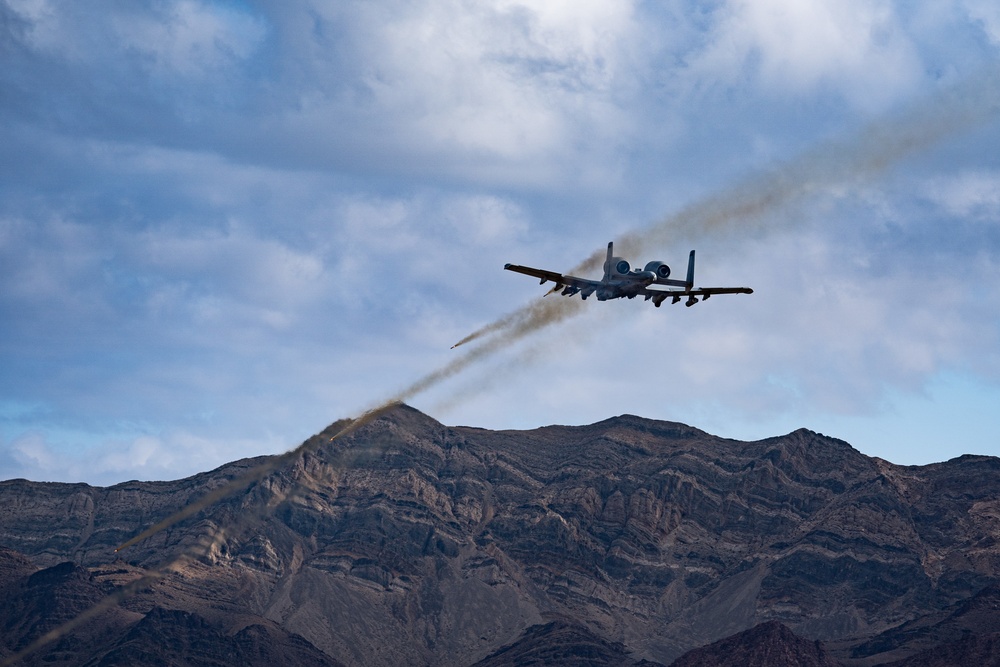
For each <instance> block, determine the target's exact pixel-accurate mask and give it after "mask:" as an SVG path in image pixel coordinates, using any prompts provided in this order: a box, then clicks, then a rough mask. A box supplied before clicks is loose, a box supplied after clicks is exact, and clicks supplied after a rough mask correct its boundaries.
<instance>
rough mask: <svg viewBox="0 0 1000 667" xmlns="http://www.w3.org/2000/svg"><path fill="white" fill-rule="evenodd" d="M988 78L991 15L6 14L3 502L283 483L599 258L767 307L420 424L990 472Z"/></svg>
mask: <svg viewBox="0 0 1000 667" xmlns="http://www.w3.org/2000/svg"><path fill="white" fill-rule="evenodd" d="M920 5H926V6H920ZM998 56H1000V6H998V5H997V4H996V3H995V2H992V1H986V0H964V1H954V2H939V3H916V4H915V3H908V2H880V1H877V0H876V1H874V2H872V1H869V0H866V1H864V2H862V1H860V0H859V1H855V0H846V1H845V0H837V1H833V0H830V1H820V0H794V1H793V0H756V1H753V2H751V1H749V0H739V1H737V0H731V1H717V2H705V3H693V2H669V1H668V2H657V3H644V2H627V1H622V2H608V1H606V0H602V1H599V2H598V1H594V2H590V1H587V0H583V1H580V2H573V3H568V2H558V1H552V0H545V1H542V0H539V1H533V0H532V1H523V2H519V1H515V0H492V1H486V2H465V1H461V0H443V1H442V0H435V1H434V2H421V1H417V2H411V1H407V2H399V1H393V0H376V1H374V2H365V3H332V2H317V1H308V0H289V1H285V2H280V3H278V2H249V1H248V2H237V1H227V2H221V1H220V2H198V1H195V0H185V1H170V0H157V1H155V2H154V1H150V2H134V3H125V4H122V3H118V2H104V1H102V0H88V1H87V2H80V3H61V2H54V1H49V0H0V59H2V62H3V67H0V478H10V477H28V478H31V479H38V480H58V481H81V480H82V481H88V482H91V483H95V484H109V483H114V482H118V481H124V480H127V479H134V478H138V479H168V478H176V477H181V476H184V475H188V474H191V473H194V472H197V471H200V470H206V469H209V468H212V467H215V466H217V465H220V464H221V463H223V462H225V461H228V460H232V459H235V458H240V457H245V456H253V455H258V454H264V453H273V452H279V451H284V450H286V449H289V448H291V447H294V446H295V445H297V444H298V443H300V442H301V441H302V440H304V439H305V438H306V437H308V436H309V435H311V434H312V433H315V432H317V431H319V430H321V429H322V428H323V427H325V426H326V425H327V424H328V423H330V422H332V421H334V420H336V419H339V418H343V417H349V416H353V415H357V414H358V413H359V412H360V411H362V410H364V409H366V408H369V407H371V406H373V405H375V404H378V403H379V402H381V401H384V400H386V399H388V398H391V397H393V396H395V395H397V394H398V393H399V392H400V391H402V390H403V389H404V388H405V387H408V386H410V385H411V383H413V382H416V381H418V380H419V379H420V378H423V377H426V376H427V375H428V374H433V373H435V372H436V371H437V370H438V369H441V368H443V367H446V366H447V364H449V363H450V362H453V361H454V360H455V359H456V358H459V357H458V356H457V355H461V354H466V353H467V352H463V348H459V349H458V350H450V349H449V348H450V347H451V345H452V344H453V343H455V342H456V341H457V340H459V339H461V338H462V337H463V336H465V335H466V334H468V333H470V332H471V331H474V330H476V329H478V328H480V327H482V326H484V325H486V324H488V323H490V322H493V321H495V320H497V319H498V318H500V317H502V316H504V315H506V314H508V313H511V312H516V311H518V310H519V309H522V308H525V307H530V306H531V305H532V304H534V303H536V302H537V301H538V300H539V299H540V298H541V294H542V293H544V291H545V289H544V288H542V287H540V286H539V285H538V283H537V281H533V280H531V279H529V278H527V277H525V276H519V275H516V274H513V273H510V272H505V271H503V270H502V267H503V265H504V263H506V262H514V263H519V264H527V265H530V266H538V267H542V268H548V269H552V270H557V271H567V270H569V269H570V268H571V267H574V266H576V265H578V264H579V263H580V262H581V261H582V260H584V259H585V258H587V257H589V256H591V255H592V254H593V253H594V252H595V251H601V250H602V249H603V248H604V247H605V246H606V244H607V242H608V241H611V240H618V241H619V242H620V247H621V248H622V250H623V252H626V251H627V252H628V255H629V258H630V259H632V260H633V263H641V264H644V263H645V262H646V261H648V260H650V259H663V260H665V261H667V262H668V263H669V264H671V265H672V266H673V267H674V271H675V272H678V271H680V270H682V269H683V266H684V263H685V261H686V257H687V252H688V250H690V249H691V248H697V251H698V274H697V278H698V281H697V282H698V283H699V284H701V285H737V286H742V285H747V286H751V287H753V288H754V290H755V293H754V294H753V295H752V296H742V295H741V296H729V297H717V298H714V299H712V300H710V301H709V302H707V303H703V304H699V305H697V306H695V307H692V308H684V307H682V306H673V307H671V306H670V305H669V304H665V305H664V307H662V308H659V309H656V308H653V307H652V305H651V304H649V303H642V302H639V301H623V302H620V303H619V302H607V303H597V302H595V301H593V300H590V301H588V302H586V303H585V304H582V306H584V307H580V308H575V309H573V310H572V313H571V314H570V315H568V316H567V317H565V318H564V319H562V320H561V321H559V322H557V323H553V324H552V325H551V326H546V327H542V328H540V329H539V330H537V331H535V332H534V333H533V334H532V335H530V336H526V337H523V338H519V339H518V340H513V339H510V340H507V339H504V338H503V337H502V336H503V334H501V338H500V339H496V340H498V341H499V343H500V344H498V345H495V349H494V348H490V350H489V353H486V352H485V351H483V352H481V353H480V354H479V355H478V356H476V357H475V358H474V360H472V361H470V362H469V363H468V364H466V365H465V366H464V368H463V370H462V371H461V372H459V373H455V374H454V375H452V376H449V377H448V378H446V379H444V380H442V381H440V382H435V383H434V384H433V386H431V387H429V388H428V389H427V390H425V391H420V392H418V393H416V394H414V395H411V396H408V401H409V402H410V403H411V404H413V405H414V406H415V407H417V408H419V409H421V410H424V411H425V412H428V413H429V414H430V415H431V416H433V417H435V418H437V419H439V420H441V421H443V422H445V423H448V424H464V425H473V426H482V427H487V428H532V427H535V426H540V425H545V424H552V423H562V424H586V423H591V422H594V421H598V420H600V419H604V418H607V417H610V416H614V415H617V414H622V413H632V414H639V415H642V416H645V417H650V418H655V419H665V420H674V421H680V422H685V423H688V424H691V425H693V426H696V427H698V428H701V429H704V430H706V431H708V432H710V433H715V434H718V435H723V436H726V437H731V438H737V439H756V438H762V437H767V436H770V435H779V434H782V433H786V432H789V431H791V430H794V429H796V428H799V427H807V428H811V429H813V430H816V431H821V432H823V433H826V434H827V435H832V436H836V437H840V438H842V439H845V440H847V441H848V442H850V443H851V444H853V445H854V446H855V447H857V448H858V449H860V450H861V451H863V452H864V453H866V454H869V455H873V456H880V457H883V458H886V459H888V460H890V461H893V462H896V463H904V464H920V463H928V462H932V461H940V460H945V459H948V458H951V457H954V456H958V455H960V454H963V453H978V454H992V455H1000V410H998V409H997V408H998V407H1000V151H998V147H1000V57H998ZM598 273H599V269H598ZM554 298H555V297H554V296H550V297H548V299H554Z"/></svg>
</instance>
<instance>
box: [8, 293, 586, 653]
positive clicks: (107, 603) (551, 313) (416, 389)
mask: <svg viewBox="0 0 1000 667" xmlns="http://www.w3.org/2000/svg"><path fill="white" fill-rule="evenodd" d="M579 308H580V303H579V302H576V301H570V300H558V301H557V300H550V301H548V302H545V303H539V304H536V305H535V307H533V308H528V309H527V313H526V315H525V317H523V318H522V319H521V321H520V322H518V324H517V326H516V327H515V328H513V329H512V330H511V331H509V332H508V333H507V335H506V336H504V337H502V338H496V339H493V340H488V341H486V342H484V343H483V344H481V345H479V346H476V347H473V348H471V349H469V350H468V351H467V352H465V353H464V354H463V355H462V356H460V357H459V358H457V359H455V360H454V361H452V362H450V363H448V364H447V365H445V366H444V367H442V368H439V369H438V370H436V371H433V372H431V373H428V374H427V375H425V376H424V377H422V378H420V379H419V380H417V381H416V382H414V383H413V384H411V385H409V386H408V387H406V388H404V389H403V390H401V391H400V392H398V393H397V394H396V395H395V396H393V397H392V398H389V399H388V400H386V401H384V402H382V403H380V404H379V405H378V406H376V407H374V408H371V409H369V410H367V411H365V412H364V413H362V415H361V416H360V417H357V418H355V419H352V420H349V421H347V423H346V424H345V425H343V426H342V427H341V428H340V430H338V431H337V432H336V433H335V434H334V435H332V436H330V437H329V438H326V439H323V438H312V439H310V440H307V441H306V442H304V443H302V444H301V445H299V446H298V447H296V448H295V449H292V450H289V451H288V452H285V453H284V454H281V455H279V456H276V457H274V458H272V459H269V460H268V461H266V462H265V463H262V464H261V465H259V466H256V467H255V468H252V469H251V470H249V471H247V472H246V473H245V474H243V475H241V476H239V477H237V478H235V479H233V480H231V481H230V482H228V483H226V484H224V485H222V486H220V487H219V488H217V489H214V490H213V491H211V492H209V493H208V494H206V495H205V496H203V497H202V498H200V499H198V500H197V501H195V502H193V503H190V504H189V505H187V506H185V507H183V508H181V509H180V510H178V511H177V512H175V513H174V514H172V515H170V516H169V517H167V518H166V519H163V520H162V521H160V522H159V523H157V524H155V525H153V526H151V527H150V528H147V529H146V530H144V531H143V532H142V533H140V534H138V535H136V536H135V537H133V538H131V539H129V540H128V541H126V542H124V543H123V544H122V545H121V546H119V547H118V548H117V549H115V551H116V552H121V551H122V550H124V549H126V548H128V547H130V546H133V545H135V544H137V543H139V542H141V541H143V540H145V539H147V538H149V537H152V536H153V535H155V534H157V533H159V532H160V531H163V530H165V529H167V528H169V527H170V526H173V525H175V524H177V523H178V522H180V521H183V520H184V519H187V518H189V517H191V516H194V515H195V514H197V513H198V512H200V511H201V510H203V509H205V508H207V507H209V506H211V505H213V504H215V503H217V502H219V501H221V500H223V499H225V498H227V497H229V496H232V495H234V494H236V493H238V492H240V491H242V490H244V489H246V488H248V487H249V486H250V485H251V484H253V483H255V482H259V481H261V480H263V479H264V478H265V477H267V476H268V475H269V474H271V473H272V472H274V471H275V470H277V469H278V468H280V467H282V466H285V465H287V464H289V463H291V462H292V461H293V460H295V459H296V458H297V457H299V456H302V455H303V454H305V453H308V452H310V451H314V450H316V449H318V448H319V447H321V446H322V445H326V444H329V443H332V442H334V441H336V440H338V439H340V438H343V437H344V436H346V435H349V434H351V433H353V432H354V431H356V430H358V429H359V428H361V427H362V426H364V425H366V424H369V423H371V422H373V421H374V420H375V419H377V418H378V417H380V416H381V415H382V414H384V413H385V412H387V411H388V410H390V409H391V408H392V407H393V406H395V405H397V404H399V403H400V402H402V401H405V400H407V399H409V398H412V397H413V396H416V395H418V394H420V393H422V392H424V391H426V390H428V389H430V388H431V387H433V386H435V385H437V384H439V383H441V382H442V381H444V380H446V379H448V378H451V377H452V376H454V375H456V374H458V373H460V372H462V371H464V370H465V369H466V368H467V367H469V366H471V365H473V364H475V363H477V362H479V361H481V360H482V359H484V358H486V357H488V356H489V355H492V354H493V353H495V352H497V351H499V350H500V349H502V348H504V347H506V346H508V345H509V344H511V343H512V342H514V341H516V340H518V339H520V338H523V337H524V336H526V335H528V334H530V333H532V332H534V331H536V330H538V329H541V328H543V327H546V326H548V325H550V324H553V323H555V322H558V321H561V320H563V319H565V318H567V317H570V316H571V315H573V314H575V313H576V312H577V311H578V310H579ZM356 455H358V454H356ZM347 463H349V461H342V462H341V466H342V467H343V466H345V465H346V464H347ZM272 507H273V506H270V505H269V506H268V507H262V508H259V509H258V511H257V512H251V513H249V514H245V515H243V516H241V517H240V518H239V519H237V521H236V522H235V523H234V524H233V525H231V526H230V527H229V529H228V531H223V530H221V529H220V531H218V532H217V533H216V536H215V537H214V538H212V540H211V541H210V542H209V543H208V545H207V546H206V545H204V544H200V543H199V544H198V545H196V547H195V549H194V550H188V551H185V552H183V553H181V554H180V555H178V556H177V557H175V558H174V559H173V560H171V561H170V562H168V563H167V564H166V565H162V566H160V567H157V568H155V569H154V570H152V571H151V572H150V573H148V574H147V575H145V576H144V577H142V578H140V579H139V580H137V581H135V582H132V583H131V584H128V585H127V586H124V587H122V588H121V589H119V590H117V591H115V592H114V593H112V594H111V595H109V596H108V597H107V598H105V599H104V600H102V601H101V602H99V603H98V604H97V605H95V606H94V607H92V608H91V609H89V610H87V611H86V612H84V613H83V614H81V615H80V616H77V617H76V618H74V619H72V620H70V621H68V622H67V623H65V624H63V625H62V626H60V627H58V628H55V629H53V630H52V631H50V632H48V633H47V634H45V635H43V636H42V637H40V638H39V639H37V640H35V642H34V643H32V644H31V645H30V646H28V647H26V648H25V649H23V650H22V651H21V652H19V653H18V654H16V655H15V656H11V657H10V658H8V659H7V660H6V661H4V662H0V666H2V665H8V664H14V663H15V662H17V661H20V660H23V659H24V658H25V657H27V656H28V655H30V654H32V653H34V652H36V651H38V650H39V649H41V648H43V647H45V646H47V645H48V644H51V643H52V642H54V641H57V640H58V639H59V638H60V637H63V636H65V635H67V634H68V633H70V632H72V631H73V630H75V629H76V628H78V627H80V626H81V625H82V624H83V623H85V622H87V621H89V620H91V619H93V618H95V617H96V616H98V615H99V614H100V613H101V612H103V611H104V610H106V609H108V608H110V607H112V606H114V605H115V604H118V603H119V602H121V601H122V600H124V599H126V598H127V597H130V596H131V595H134V594H136V593H138V592H139V591H141V590H143V589H145V588H147V587H148V586H149V585H150V584H152V583H153V582H155V581H157V580H159V579H161V578H163V577H164V576H166V575H168V574H170V573H171V572H175V571H178V570H179V568H180V567H181V565H182V564H183V563H184V562H187V561H189V560H192V559H195V558H197V557H198V556H200V555H205V554H207V553H208V552H209V551H211V549H212V547H213V546H218V544H220V543H221V541H222V540H224V539H225V538H226V537H232V536H234V535H238V534H240V533H242V532H243V530H245V529H246V528H247V527H248V526H250V525H253V524H255V523H256V522H257V521H259V520H260V519H262V518H263V517H264V516H266V515H267V514H268V513H269V512H270V511H271V510H272Z"/></svg>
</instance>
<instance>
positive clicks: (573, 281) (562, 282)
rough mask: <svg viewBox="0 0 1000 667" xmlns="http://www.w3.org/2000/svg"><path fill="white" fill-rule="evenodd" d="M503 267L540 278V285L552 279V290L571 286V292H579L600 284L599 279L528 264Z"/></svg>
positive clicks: (594, 287) (590, 289)
mask: <svg viewBox="0 0 1000 667" xmlns="http://www.w3.org/2000/svg"><path fill="white" fill-rule="evenodd" d="M503 268H505V269H507V270H508V271H514V272H516V273H523V274H524V275H526V276H533V277H535V278H539V279H540V283H539V284H541V285H544V284H545V283H546V282H548V281H550V280H551V281H552V282H554V283H555V284H556V286H555V287H554V288H553V291H555V290H557V289H561V288H564V287H568V288H572V290H573V293H574V294H575V293H576V292H579V291H581V290H589V291H590V292H592V291H594V290H595V289H597V288H598V287H600V286H601V283H600V281H597V280H587V279H585V278H577V277H576V276H566V275H563V274H561V273H556V272H555V271H546V270H545V269H533V268H531V267H530V266H521V265H519V264H504V267H503Z"/></svg>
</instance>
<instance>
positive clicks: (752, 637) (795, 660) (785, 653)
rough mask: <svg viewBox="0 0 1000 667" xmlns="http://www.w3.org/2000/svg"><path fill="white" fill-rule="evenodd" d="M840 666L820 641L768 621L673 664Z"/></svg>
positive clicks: (685, 666) (708, 666) (704, 666)
mask: <svg viewBox="0 0 1000 667" xmlns="http://www.w3.org/2000/svg"><path fill="white" fill-rule="evenodd" d="M732 665H740V667H840V663H839V662H838V661H836V660H834V659H833V658H832V657H830V656H829V654H827V652H826V650H825V649H824V648H823V645H822V644H821V643H820V642H818V641H809V640H806V639H803V638H801V637H799V636H797V635H796V634H795V633H794V632H792V631H791V630H789V629H788V628H786V627H785V626H784V625H782V624H781V623H779V622H778V621H768V622H767V623H761V624H760V625H758V626H755V627H753V628H750V629H749V630H745V631H743V632H740V633H738V634H736V635H733V636H732V637H728V638H726V639H723V640H720V641H717V642H714V643H712V644H710V645H708V646H705V647H702V648H699V649H695V650H693V651H689V652H688V653H685V654H684V655H683V656H681V657H680V658H678V659H677V661H676V662H674V663H673V664H672V665H671V666H670V667H731V666H732Z"/></svg>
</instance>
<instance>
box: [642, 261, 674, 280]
mask: <svg viewBox="0 0 1000 667" xmlns="http://www.w3.org/2000/svg"><path fill="white" fill-rule="evenodd" d="M644 270H645V271H652V272H653V273H655V274H656V277H657V278H659V279H661V280H666V279H667V278H669V277H670V267H669V266H667V265H666V264H664V263H663V262H658V261H655V260H654V261H652V262H650V263H649V264H646V268H645V269H644Z"/></svg>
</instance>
